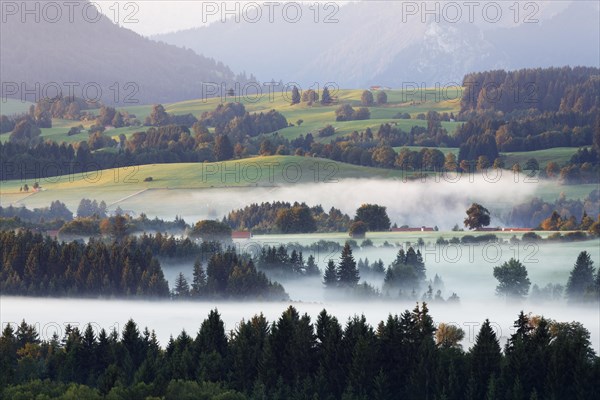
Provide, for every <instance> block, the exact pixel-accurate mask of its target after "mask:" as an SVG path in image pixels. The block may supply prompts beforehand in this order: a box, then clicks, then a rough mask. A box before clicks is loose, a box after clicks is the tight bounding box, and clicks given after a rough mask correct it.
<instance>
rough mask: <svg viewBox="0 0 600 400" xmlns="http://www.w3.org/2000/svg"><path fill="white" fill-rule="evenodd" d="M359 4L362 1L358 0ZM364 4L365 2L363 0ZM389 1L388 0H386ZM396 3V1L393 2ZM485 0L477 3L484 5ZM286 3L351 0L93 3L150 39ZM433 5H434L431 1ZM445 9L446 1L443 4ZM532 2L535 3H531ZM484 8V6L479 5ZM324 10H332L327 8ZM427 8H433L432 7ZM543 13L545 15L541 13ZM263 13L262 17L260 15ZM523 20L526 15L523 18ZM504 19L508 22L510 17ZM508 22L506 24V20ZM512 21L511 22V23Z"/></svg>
mask: <svg viewBox="0 0 600 400" xmlns="http://www.w3.org/2000/svg"><path fill="white" fill-rule="evenodd" d="M357 1H360V0H357ZM363 1H364V0H363ZM386 1H389V0H386ZM394 1H396V0H394ZM369 2H370V3H371V4H373V7H377V4H378V3H383V2H382V1H369ZM485 2H486V1H481V2H477V3H478V4H479V3H485ZM286 3H294V4H298V3H305V4H309V5H312V6H313V7H315V4H318V5H317V6H316V7H317V8H318V9H319V10H320V14H319V15H320V17H321V18H323V17H324V16H325V15H326V14H328V13H329V12H331V11H333V10H332V8H331V7H342V6H344V5H345V4H348V3H351V1H342V0H336V1H332V0H296V1H289V0H258V1H250V0H236V1H232V0H229V1H223V0H212V1H207V0H136V1H131V0H95V1H94V4H96V6H97V7H98V8H99V9H100V11H101V12H102V13H103V14H105V15H106V16H108V17H109V18H110V19H111V20H112V21H113V22H116V23H118V24H119V25H121V26H123V27H125V28H127V29H131V30H133V31H134V32H137V33H139V34H141V35H144V36H151V35H156V34H161V33H169V32H174V31H179V30H183V29H189V28H194V27H199V26H203V25H207V24H210V23H213V22H216V21H219V20H224V19H226V18H227V17H231V16H232V13H235V12H236V11H237V14H238V15H241V16H242V18H244V17H246V18H248V19H250V20H252V22H259V21H260V22H264V21H267V20H269V18H270V17H271V18H279V19H281V18H284V14H285V13H287V14H288V15H293V14H294V7H293V5H288V6H287V11H286V12H284V9H286ZM407 3H414V4H415V5H416V6H417V7H418V8H421V7H423V4H424V2H423V1H407ZM429 3H433V2H429ZM440 3H441V4H442V6H443V5H444V3H445V2H440ZM450 3H454V4H458V5H459V6H460V8H464V6H462V5H461V4H464V2H461V1H458V2H453V1H450ZM492 3H496V4H501V6H502V8H503V9H505V10H504V11H505V13H506V15H509V14H511V11H510V10H508V8H510V7H511V6H512V5H513V4H514V2H513V1H499V2H492ZM529 3H532V4H529ZM569 3H571V1H565V0H553V1H521V7H529V8H526V9H524V10H523V12H530V11H531V10H532V8H531V7H533V10H535V13H536V15H540V16H542V15H543V16H544V18H549V17H551V16H552V15H553V14H554V13H556V12H559V11H560V10H562V9H564V8H565V7H566V6H567V5H568V4H569ZM480 6H482V4H480ZM325 7H329V8H327V9H325ZM427 7H432V6H431V5H429V6H427ZM542 10H543V12H542ZM259 12H260V15H259V14H258V13H259ZM312 17H313V15H312V13H311V15H306V12H305V14H304V15H302V18H312ZM521 17H523V15H521ZM504 19H505V20H509V19H510V18H508V19H506V18H504ZM504 22H506V21H504ZM509 22H510V21H509Z"/></svg>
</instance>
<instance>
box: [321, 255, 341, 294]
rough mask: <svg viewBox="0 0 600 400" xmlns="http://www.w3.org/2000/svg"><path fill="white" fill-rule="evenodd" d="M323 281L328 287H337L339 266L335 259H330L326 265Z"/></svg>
mask: <svg viewBox="0 0 600 400" xmlns="http://www.w3.org/2000/svg"><path fill="white" fill-rule="evenodd" d="M323 283H324V284H325V286H326V287H328V288H333V287H337V285H338V273H337V267H336V265H335V262H334V261H333V260H329V261H328V262H327V267H325V274H324V275H323Z"/></svg>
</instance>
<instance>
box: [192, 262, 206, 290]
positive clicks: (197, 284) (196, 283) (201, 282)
mask: <svg viewBox="0 0 600 400" xmlns="http://www.w3.org/2000/svg"><path fill="white" fill-rule="evenodd" d="M205 288H206V273H205V272H204V268H202V263H201V261H200V259H199V258H198V259H197V260H196V262H195V263H194V273H193V278H192V287H191V289H190V296H192V297H201V296H202V295H203V294H204V289H205Z"/></svg>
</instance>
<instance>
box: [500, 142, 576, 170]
mask: <svg viewBox="0 0 600 400" xmlns="http://www.w3.org/2000/svg"><path fill="white" fill-rule="evenodd" d="M575 153H577V149H576V148H573V147H555V148H553V149H545V150H536V151H523V152H512V153H502V155H503V156H505V157H506V158H505V160H504V162H505V165H506V166H507V167H510V166H511V165H513V164H515V163H519V165H521V166H522V167H523V166H524V165H525V164H526V163H527V160H529V159H531V158H535V159H536V160H537V162H538V163H539V164H540V168H542V169H543V168H546V164H548V163H549V162H551V161H554V162H556V163H558V164H559V165H563V164H565V163H567V162H568V161H569V160H570V159H571V156H573V154H575Z"/></svg>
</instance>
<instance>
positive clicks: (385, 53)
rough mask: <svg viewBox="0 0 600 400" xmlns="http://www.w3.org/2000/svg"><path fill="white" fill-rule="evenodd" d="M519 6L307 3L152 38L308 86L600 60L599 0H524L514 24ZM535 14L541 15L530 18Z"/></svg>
mask: <svg viewBox="0 0 600 400" xmlns="http://www.w3.org/2000/svg"><path fill="white" fill-rule="evenodd" d="M436 3H437V2H436ZM414 4H417V3H414ZM442 4H443V3H442ZM454 4H459V3H454ZM496 4H498V3H496ZM512 4H513V3H510V4H509V3H503V7H504V8H503V17H502V19H501V21H500V22H499V23H489V22H486V21H485V20H483V19H482V11H481V8H480V9H478V10H476V11H475V20H474V22H473V23H471V22H469V20H468V18H467V17H466V13H468V11H467V10H462V12H463V14H465V15H463V17H462V18H461V19H460V20H459V21H458V22H455V23H453V22H449V21H444V18H440V21H439V22H436V21H435V20H434V19H433V18H431V17H430V18H426V20H425V22H424V20H423V19H422V18H421V15H415V16H412V17H410V16H408V15H405V14H403V12H404V13H406V9H405V8H404V7H405V6H404V5H403V4H402V2H382V1H378V2H366V1H361V2H350V3H348V4H346V5H344V6H342V7H340V9H339V12H338V13H337V14H336V15H335V18H337V20H338V22H337V23H332V24H325V23H322V22H321V23H315V22H314V21H313V19H312V18H311V17H312V16H313V13H312V11H311V9H310V8H309V7H310V6H308V5H306V6H304V8H303V15H305V16H306V17H305V18H302V19H301V20H300V21H299V22H298V23H293V24H292V23H288V22H286V21H285V20H282V19H275V21H274V22H272V23H271V22H269V21H268V20H267V19H266V18H264V19H261V20H260V21H259V22H256V23H252V22H246V21H245V20H244V19H243V18H242V19H240V21H239V22H236V21H234V20H232V19H229V20H227V21H225V22H220V21H219V22H215V23H212V24H210V25H208V26H204V27H199V28H194V29H188V30H183V31H179V32H174V33H169V34H162V35H157V36H155V38H156V39H160V40H163V41H165V42H167V43H171V44H175V45H178V46H182V47H186V48H190V49H193V50H194V51H196V52H198V53H199V54H204V55H206V56H210V57H215V58H218V59H220V60H223V62H226V63H227V64H228V65H231V66H232V68H234V69H236V70H240V71H243V70H249V71H252V72H253V73H255V74H256V76H257V77H258V79H259V80H263V81H265V80H271V79H274V80H276V81H279V80H282V81H283V82H298V83H300V84H301V86H302V87H305V88H307V87H309V86H310V85H313V84H314V83H318V84H320V85H321V86H322V85H323V84H324V83H326V82H335V83H337V84H338V85H339V86H340V87H346V88H347V87H364V86H368V85H374V84H379V85H385V86H392V87H401V86H402V84H403V83H405V82H417V83H421V82H424V83H425V84H426V86H429V87H433V86H434V85H435V83H436V82H439V83H441V84H442V85H444V84H447V83H451V82H459V83H460V82H461V81H462V78H463V76H464V75H465V74H466V73H469V72H473V71H482V70H490V69H507V70H511V69H517V68H524V67H549V66H563V65H571V66H575V65H586V66H598V64H599V59H600V43H599V39H598V38H599V37H600V28H599V25H600V24H599V21H600V18H599V8H598V4H597V3H595V2H545V3H536V4H537V6H536V7H538V8H537V9H535V10H533V11H535V13H533V11H532V10H530V9H529V8H526V6H525V5H523V4H521V6H522V8H521V9H520V14H519V17H518V21H519V23H516V24H515V23H514V22H513V17H514V15H513V14H512V11H511V10H510V9H509V8H508V7H509V6H511V5H512ZM442 7H444V5H442ZM490 14H491V15H493V14H492V13H491V12H490ZM528 17H531V18H535V19H537V22H535V23H525V20H526V18H528ZM447 19H448V18H446V20H447ZM215 37H218V38H219V40H218V41H215V40H214V39H213V38H215Z"/></svg>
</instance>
